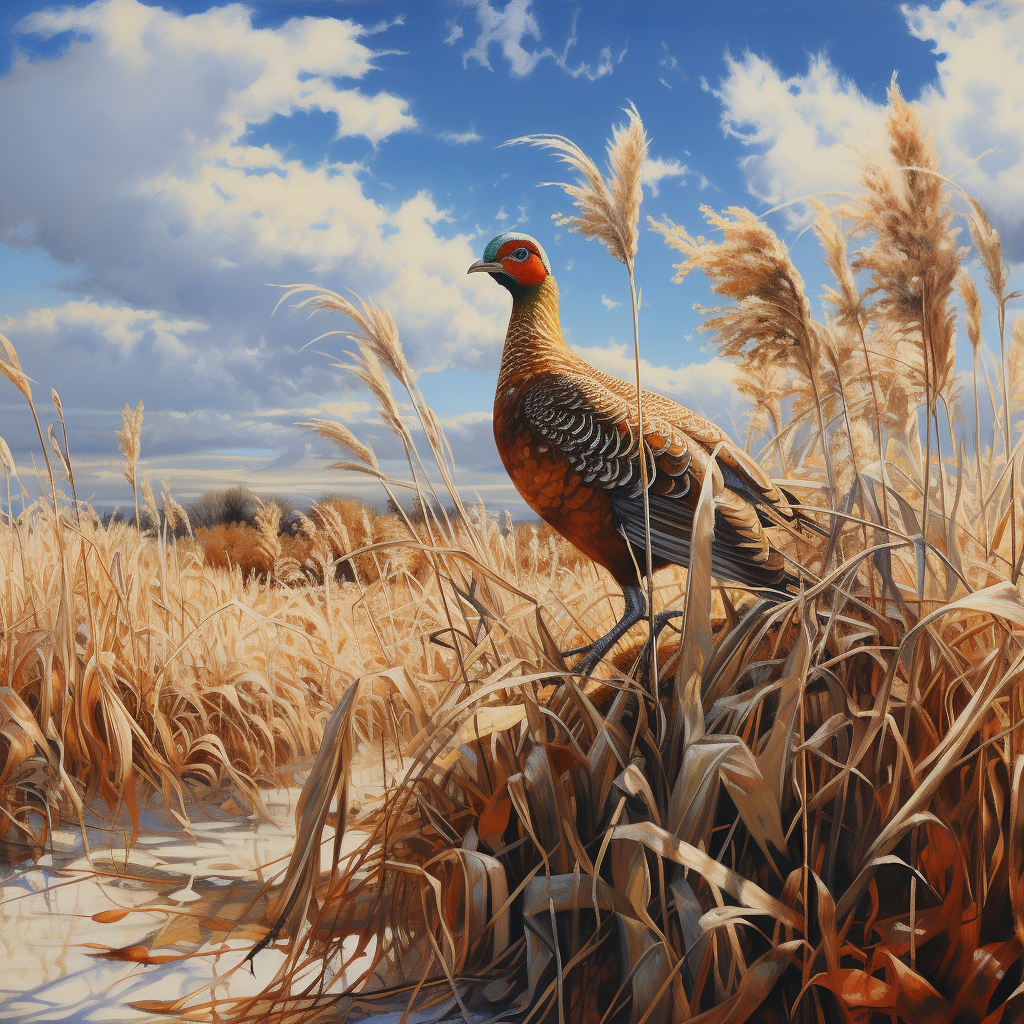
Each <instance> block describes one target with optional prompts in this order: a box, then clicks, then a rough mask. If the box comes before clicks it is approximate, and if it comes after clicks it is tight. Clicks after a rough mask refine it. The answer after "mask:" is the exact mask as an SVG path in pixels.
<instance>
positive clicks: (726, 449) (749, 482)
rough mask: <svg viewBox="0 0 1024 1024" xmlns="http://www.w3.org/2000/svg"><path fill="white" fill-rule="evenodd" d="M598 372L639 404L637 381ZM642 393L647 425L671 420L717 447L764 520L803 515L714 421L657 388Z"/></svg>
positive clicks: (704, 444)
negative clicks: (656, 390) (637, 399)
mask: <svg viewBox="0 0 1024 1024" xmlns="http://www.w3.org/2000/svg"><path fill="white" fill-rule="evenodd" d="M597 376H598V378H599V380H600V382H601V383H602V384H604V385H605V386H606V387H608V388H609V390H611V391H613V392H614V393H615V394H616V395H618V396H619V397H621V398H623V399H625V400H627V401H628V400H629V399H632V402H633V405H634V406H635V404H636V390H635V388H634V387H633V385H631V384H629V383H627V382H626V381H623V380H619V379H618V378H616V377H609V376H607V375H606V374H598V375H597ZM642 394H643V405H644V422H645V425H646V423H647V422H658V421H662V422H666V423H670V424H672V425H673V426H674V427H676V428H677V429H678V430H680V431H681V432H682V433H684V434H685V435H686V436H687V437H688V438H689V439H690V440H691V441H692V442H695V443H696V444H698V445H699V446H700V447H701V448H703V449H704V450H705V451H706V452H708V453H711V452H713V451H715V449H716V448H717V449H718V455H717V462H718V466H719V468H720V469H721V471H722V475H723V477H724V478H725V484H726V486H727V487H728V488H729V489H730V490H732V491H735V492H736V493H737V494H739V495H741V496H742V497H744V498H745V499H746V500H747V501H749V502H750V503H751V504H753V505H754V506H755V507H756V508H757V509H758V511H759V514H760V515H761V519H762V521H764V522H772V523H775V524H777V525H782V524H786V523H789V524H792V523H794V522H795V521H796V520H797V519H798V518H799V517H798V515H797V513H796V511H795V510H794V509H792V508H790V502H791V500H792V498H791V495H788V494H786V493H785V492H784V491H782V489H781V488H779V487H778V486H777V485H776V484H775V483H774V482H773V481H772V479H771V478H770V477H769V476H768V474H767V473H766V472H765V471H764V469H763V468H762V467H761V466H760V465H759V464H758V462H757V461H756V460H755V459H753V458H751V457H750V456H749V455H748V454H747V453H746V452H745V451H744V450H743V449H742V448H741V447H740V446H739V445H738V444H736V443H735V442H734V441H733V440H732V439H731V438H730V437H728V436H727V435H726V434H725V433H724V431H722V430H721V429H720V428H719V427H717V426H716V425H715V424H714V423H712V422H711V421H710V420H707V419H705V418H704V417H703V416H699V415H698V414H697V413H695V412H693V411H692V410H690V409H687V408H685V407H684V406H682V405H679V404H678V403H677V402H673V401H672V399H670V398H666V397H665V396H664V395H659V394H656V393H655V392H653V391H644V392H643V393H642ZM645 432H646V431H645Z"/></svg>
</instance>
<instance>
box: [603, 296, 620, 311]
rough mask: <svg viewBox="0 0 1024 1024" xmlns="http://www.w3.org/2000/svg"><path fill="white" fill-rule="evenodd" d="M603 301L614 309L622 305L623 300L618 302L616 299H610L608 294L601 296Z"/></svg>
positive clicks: (610, 308)
mask: <svg viewBox="0 0 1024 1024" xmlns="http://www.w3.org/2000/svg"><path fill="white" fill-rule="evenodd" d="M601 301H602V302H603V303H604V304H605V306H606V307H607V308H608V309H609V310H613V309H614V308H615V307H616V306H621V305H622V303H621V302H616V301H615V300H614V299H609V298H608V296H607V295H602V296H601Z"/></svg>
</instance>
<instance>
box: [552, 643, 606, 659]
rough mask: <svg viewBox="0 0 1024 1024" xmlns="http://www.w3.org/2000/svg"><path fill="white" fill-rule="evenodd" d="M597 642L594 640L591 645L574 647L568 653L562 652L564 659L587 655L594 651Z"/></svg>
mask: <svg viewBox="0 0 1024 1024" xmlns="http://www.w3.org/2000/svg"><path fill="white" fill-rule="evenodd" d="M596 642H597V641H596V640H592V641H591V642H590V643H589V644H584V645H583V646H582V647H573V648H570V649H569V650H568V651H562V652H561V653H562V657H563V658H571V657H572V656H573V655H574V654H586V653H587V652H588V651H592V650H593V649H594V644H595V643H596Z"/></svg>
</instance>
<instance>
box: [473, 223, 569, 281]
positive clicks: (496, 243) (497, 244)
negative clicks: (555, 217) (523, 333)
mask: <svg viewBox="0 0 1024 1024" xmlns="http://www.w3.org/2000/svg"><path fill="white" fill-rule="evenodd" d="M478 271H482V272H483V273H487V274H490V275H491V276H492V277H493V278H494V280H495V281H497V282H498V284H500V285H501V286H502V287H503V288H507V289H508V290H509V291H510V292H511V293H512V295H513V297H515V296H517V295H520V294H522V293H523V291H524V290H525V289H533V288H535V287H536V286H537V285H539V284H541V283H542V282H543V281H544V279H545V278H546V277H548V276H550V274H551V264H550V262H549V261H548V257H547V253H545V252H544V249H543V248H542V247H541V244H540V242H538V241H537V239H536V238H534V237H532V236H531V235H526V234H523V233H522V232H521V231H505V232H504V233H503V234H500V235H498V236H497V237H496V238H492V239H491V240H490V241H489V242H488V243H487V248H486V249H485V250H484V258H483V259H482V260H477V261H476V263H474V264H473V265H472V266H471V267H470V268H469V270H468V271H466V273H468V274H474V273H477V272H478Z"/></svg>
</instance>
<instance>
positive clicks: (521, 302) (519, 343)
mask: <svg viewBox="0 0 1024 1024" xmlns="http://www.w3.org/2000/svg"><path fill="white" fill-rule="evenodd" d="M577 363H579V357H578V356H577V355H576V354H575V353H574V352H573V351H572V349H570V348H569V346H568V345H566V343H565V339H564V338H563V337H562V327H561V324H560V323H559V320H558V285H557V284H555V279H554V278H553V277H547V278H545V279H544V281H543V282H542V283H541V284H540V285H538V286H537V287H536V288H535V289H533V288H531V289H530V290H529V291H528V292H526V291H524V292H523V293H521V294H519V295H514V296H513V302H512V316H511V318H510V319H509V322H508V333H507V334H506V335H505V348H504V350H503V351H502V354H501V370H500V371H499V373H498V393H499V394H501V393H502V392H503V391H504V389H506V388H511V387H515V386H516V385H518V384H522V383H525V382H526V381H527V380H528V379H529V378H530V377H531V376H532V375H533V374H534V373H543V372H557V371H559V370H569V369H573V368H575V366H576V364H577Z"/></svg>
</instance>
